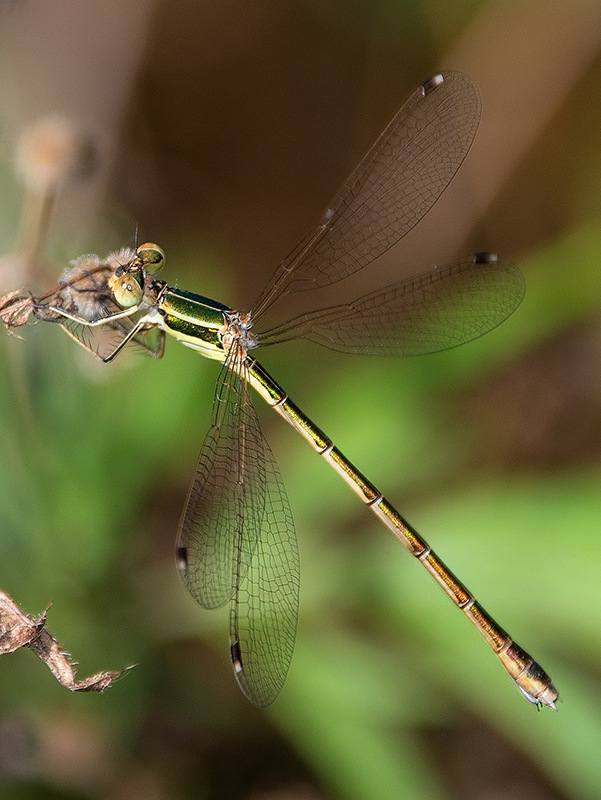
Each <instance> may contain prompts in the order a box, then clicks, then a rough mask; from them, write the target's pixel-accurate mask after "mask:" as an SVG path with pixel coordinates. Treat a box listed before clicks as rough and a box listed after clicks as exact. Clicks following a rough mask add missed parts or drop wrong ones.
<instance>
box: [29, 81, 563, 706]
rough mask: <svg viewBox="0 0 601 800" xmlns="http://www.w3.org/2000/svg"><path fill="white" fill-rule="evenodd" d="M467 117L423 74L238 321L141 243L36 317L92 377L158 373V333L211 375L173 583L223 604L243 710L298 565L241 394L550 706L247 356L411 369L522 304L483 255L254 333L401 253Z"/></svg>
mask: <svg viewBox="0 0 601 800" xmlns="http://www.w3.org/2000/svg"><path fill="white" fill-rule="evenodd" d="M479 118H480V97H479V93H478V90H477V88H476V87H475V85H474V84H473V83H472V81H471V80H470V79H469V78H467V77H466V76H464V75H461V74H459V73H455V72H447V73H442V74H437V75H434V76H433V77H432V78H430V79H429V80H428V81H426V82H425V83H423V84H422V85H421V86H420V87H419V88H418V89H417V90H416V91H415V92H414V93H413V94H412V95H411V96H410V97H409V99H408V100H407V102H406V103H405V104H404V105H403V106H402V108H401V109H400V110H399V111H398V112H397V114H396V115H395V117H394V118H393V119H392V121H391V122H390V123H389V125H388V126H387V127H386V128H385V129H384V131H383V132H382V134H381V135H380V136H379V138H378V139H377V140H376V142H375V143H374V145H373V146H372V147H371V149H370V150H369V151H368V152H367V154H366V155H365V156H364V158H363V159H362V160H361V162H360V163H359V165H358V166H357V168H356V169H355V170H354V172H353V173H352V174H351V176H350V177H349V178H348V180H347V181H346V183H345V184H344V185H343V187H342V188H341V190H340V191H339V192H338V194H337V195H336V196H335V197H334V199H333V200H332V202H331V203H330V205H329V207H328V209H327V211H326V212H325V214H324V215H323V217H322V219H321V222H320V223H319V225H318V226H317V227H316V228H315V229H314V230H313V231H312V232H311V233H310V234H309V235H308V236H307V237H306V239H304V240H303V241H302V242H301V243H300V244H299V245H298V247H297V248H296V249H295V250H294V251H293V252H292V253H291V254H290V255H289V256H288V258H286V259H285V261H283V262H282V263H281V264H280V266H279V267H278V268H277V270H276V271H275V273H274V274H273V276H272V278H271V280H270V281H269V282H268V283H267V285H266V287H265V288H264V289H263V291H262V293H261V294H260V296H259V298H258V300H257V301H256V303H255V304H254V305H253V306H252V308H251V310H250V311H249V312H243V311H239V310H235V309H231V308H229V307H228V306H225V305H223V304H221V303H218V302H215V301H214V300H209V299H208V298H206V297H202V296H201V295H197V294H193V293H191V292H187V291H183V290H182V289H176V288H172V287H170V286H168V285H167V284H166V283H164V282H163V281H161V280H158V279H157V278H156V277H155V275H156V273H157V272H158V270H159V269H160V268H161V267H162V266H163V264H164V261H165V256H164V253H163V251H162V250H161V248H160V247H158V246H157V245H155V244H144V245H142V246H140V247H137V248H136V249H135V250H122V251H120V252H119V253H116V254H113V256H111V257H109V259H107V260H106V261H100V260H99V259H97V258H96V257H95V256H86V257H83V259H79V260H78V261H77V262H74V267H73V269H72V272H71V273H70V274H69V275H68V276H66V280H65V281H64V282H63V283H62V284H60V285H59V286H58V287H57V289H56V290H55V292H54V293H51V294H49V295H46V296H45V298H41V299H40V300H39V301H38V303H37V306H36V315H37V316H38V318H40V319H46V320H54V321H58V322H60V324H61V325H62V326H63V327H64V328H65V330H67V332H68V333H69V334H70V335H71V336H73V337H74V338H75V339H76V340H77V341H78V342H80V343H81V344H83V345H84V346H85V347H86V348H87V349H88V350H91V351H93V352H94V353H96V355H98V356H100V357H101V358H102V359H103V360H104V361H110V360H111V359H113V358H114V357H115V356H116V355H117V354H118V353H120V352H121V351H122V349H123V348H124V347H125V346H126V345H128V344H130V343H137V344H138V345H141V346H142V347H144V348H145V349H146V350H148V351H149V352H150V353H152V354H153V355H156V356H159V357H160V356H161V355H162V353H163V347H164V339H165V334H170V335H171V336H173V337H174V338H175V339H176V340H178V341H180V342H182V343H183V344H185V345H187V346H189V347H191V348H193V349H194V350H197V351H198V352H199V353H201V354H202V355H204V356H206V357H208V358H212V359H215V360H217V361H220V362H221V363H222V367H221V371H220V373H219V378H218V381H217V388H216V394H215V401H214V404H213V414H212V423H211V427H210V429H209V432H208V434H207V436H206V438H205V440H204V443H203V445H202V448H201V451H200V456H199V459H198V464H197V467H196V474H195V477H194V481H193V484H192V487H191V489H190V493H189V496H188V499H187V502H186V505H185V508H184V511H183V515H182V518H181V522H180V527H179V533H178V539H177V563H178V568H179V571H180V573H181V575H182V577H183V580H184V583H185V584H186V586H187V587H188V589H189V591H190V593H191V594H192V596H193V597H194V599H195V600H196V601H197V602H198V603H199V604H200V605H201V606H202V607H204V608H208V609H212V608H217V607H220V606H223V605H225V604H226V603H228V602H229V604H230V652H231V659H232V664H233V668H234V672H235V675H236V678H237V680H238V683H239V684H240V686H241V688H242V691H243V692H244V693H245V695H246V696H247V697H248V698H249V699H250V700H251V701H252V702H253V703H255V704H256V705H259V706H265V705H268V704H269V703H271V702H273V700H274V699H275V698H276V696H277V695H278V693H279V691H280V690H281V688H282V685H283V683H284V680H285V677H286V673H287V671H288V666H289V663H290V660H291V657H292V651H293V647H294V640H295V635H296V623H297V610H298V597H299V561H298V550H297V542H296V534H295V530H294V523H293V520H292V515H291V513H290V507H289V503H288V498H287V495H286V491H285V488H284V485H283V483H282V479H281V477H280V473H279V470H278V467H277V465H276V462H275V459H274V457H273V454H272V451H271V449H270V447H269V445H268V444H267V441H266V440H265V438H264V437H263V434H262V433H261V430H260V427H259V423H258V420H257V417H256V414H255V411H254V408H253V404H252V401H251V398H250V395H249V390H248V387H249V386H252V387H253V388H254V389H255V390H256V391H257V392H258V393H259V394H260V395H261V397H262V398H263V399H264V400H265V401H266V402H267V403H268V404H269V405H270V406H272V407H273V408H274V409H275V410H276V411H277V412H278V413H279V414H280V415H281V416H282V417H283V418H284V419H285V420H286V421H287V422H288V423H289V424H290V425H292V427H293V428H295V430H297V431H298V432H299V433H300V434H301V436H303V438H304V439H306V440H307V441H308V442H309V444H310V445H311V446H312V447H313V449H314V450H316V451H317V452H318V453H319V454H320V455H321V456H322V457H323V458H324V460H325V461H327V462H328V463H329V464H330V466H332V467H333V468H334V469H335V470H336V472H338V474H339V475H340V476H341V477H342V478H343V479H344V480H345V481H346V483H348V484H349V485H350V486H351V488H352V489H353V490H354V491H355V492H356V493H357V494H358V495H359V497H360V498H361V500H362V501H363V502H364V503H365V504H366V505H367V506H368V508H370V509H371V511H372V512H373V513H374V514H375V515H376V517H377V518H378V519H379V520H380V521H381V522H383V523H384V524H385V525H386V526H387V527H388V528H389V529H390V530H391V531H392V532H393V533H394V535H395V536H396V537H397V538H398V539H399V541H400V542H401V543H402V544H403V545H404V546H405V547H406V548H407V549H408V550H409V552H410V553H411V554H412V555H414V556H416V557H417V559H418V561H419V562H420V563H421V564H422V565H423V566H424V567H425V568H426V570H427V571H428V572H429V573H430V575H432V577H433V578H434V579H435V580H436V581H437V583H438V584H439V585H440V586H441V587H442V588H443V589H444V591H445V592H446V593H447V594H448V595H449V596H450V597H451V599H452V600H453V602H454V603H455V604H456V605H457V606H458V607H459V608H460V609H461V610H462V611H463V613H464V614H465V615H466V616H467V618H468V619H469V620H470V621H471V622H472V623H473V624H474V625H475V626H476V628H477V629H478V630H479V631H480V633H481V634H482V636H483V637H484V639H485V640H486V642H488V644H489V645H490V647H491V648H492V649H493V651H494V652H495V653H496V655H497V656H498V658H499V660H500V661H501V663H502V664H503V666H504V667H505V669H506V670H507V671H508V672H509V674H510V676H511V677H512V678H513V679H514V680H515V682H516V684H517V686H518V687H519V689H520V690H521V692H522V693H523V694H524V696H525V697H526V698H527V699H528V700H529V701H530V702H531V703H534V704H535V705H537V706H542V705H547V706H550V707H552V708H554V707H555V706H554V702H555V700H556V699H557V697H558V693H557V691H556V689H555V687H554V686H553V684H552V683H551V679H550V678H549V676H548V675H547V674H546V673H545V672H544V671H543V669H542V668H541V667H540V666H539V665H538V664H537V663H536V662H535V661H534V660H533V659H532V658H531V657H530V656H529V655H528V654H527V653H526V652H525V651H524V650H522V649H521V648H520V647H519V646H518V645H517V644H516V643H515V642H513V641H512V639H511V638H510V637H509V636H508V635H507V633H506V632H505V631H504V630H503V629H502V628H500V627H499V625H497V623H496V622H495V621H494V620H493V619H492V617H490V616H489V615H488V614H487V613H486V611H485V610H484V609H483V608H482V606H481V605H480V604H479V603H478V602H477V601H476V600H475V599H474V597H473V596H472V595H471V594H470V592H469V591H468V590H467V589H466V588H465V586H463V585H462V583H461V582H460V581H459V580H458V579H457V578H456V577H455V576H454V575H453V574H452V572H451V571H450V570H449V569H448V568H447V567H446V566H445V565H444V564H443V562H442V561H441V560H440V559H439V558H438V556H436V555H435V553H434V552H433V551H432V550H431V549H430V548H429V546H428V545H427V544H426V542H425V541H424V540H423V539H422V538H421V537H420V536H419V534H418V533H417V532H416V531H415V530H414V529H413V528H412V527H411V525H409V523H408V522H406V521H405V520H404V519H403V518H402V517H401V515H400V514H399V513H398V512H397V511H396V510H395V509H394V508H393V507H392V505H391V504H390V503H389V502H388V501H387V500H386V499H385V498H384V497H383V495H382V494H381V492H380V491H379V490H378V489H376V487H375V486H374V485H373V484H372V483H371V482H370V481H369V480H367V478H366V477H365V476H363V475H362V474H361V473H360V472H359V471H358V470H357V469H356V468H355V467H354V466H353V465H352V464H351V463H350V462H349V461H348V459H347V458H346V457H345V456H344V455H343V454H342V453H341V452H340V450H339V449H338V448H337V447H336V446H335V445H334V444H333V442H332V441H331V440H330V439H329V438H328V437H327V436H326V435H325V434H324V433H323V432H322V431H321V430H320V429H319V428H318V427H317V426H316V425H314V423H313V422H312V421H311V420H310V419H309V418H308V417H307V416H306V415H305V414H304V413H303V412H302V411H301V410H300V409H299V408H298V406H296V405H295V404H294V403H293V402H292V400H290V398H289V397H288V396H287V394H286V393H285V392H284V390H283V389H282V388H281V387H280V386H279V385H278V383H276V381H275V380H274V379H273V378H272V377H271V376H270V375H269V374H268V373H267V371H266V370H265V369H264V368H263V367H262V366H261V365H260V364H259V363H258V362H257V361H256V359H255V358H254V357H253V356H252V355H250V351H252V350H254V349H255V348H256V347H259V346H262V345H268V344H276V343H280V342H283V341H287V340H290V339H294V338H299V337H303V338H305V339H309V340H311V341H314V342H318V343H319V344H322V345H324V346H325V347H329V348H331V349H333V350H339V351H342V352H348V353H368V354H386V355H391V354H397V355H413V354H419V353H431V352H435V351H440V350H445V349H447V348H450V347H455V346H456V345H459V344H462V343H463V342H467V341H470V340H472V339H474V338H476V337H478V336H480V335H482V334H483V333H486V332H487V331H489V330H491V329H492V328H494V327H495V326H497V325H499V324H500V323H501V322H502V321H503V320H505V319H506V318H507V317H508V316H509V315H510V314H511V313H512V312H513V311H514V310H515V309H516V308H517V306H518V305H519V303H520V301H521V299H522V296H523V292H524V283H523V279H522V276H521V274H520V273H519V271H518V270H517V269H516V268H515V267H513V266H512V265H511V264H509V263H507V262H505V261H502V260H500V259H498V258H497V257H496V256H495V255H493V254H490V253H478V254H476V255H473V256H470V257H468V258H464V259H462V260H460V261H457V262H456V263H454V264H452V265H448V266H445V267H443V268H435V269H433V270H431V271H430V272H427V273H425V274H421V275H419V276H418V277H415V278H411V279H408V280H404V281H402V282H400V283H396V284H393V285H392V286H388V287H386V288H384V289H379V290H378V291H375V292H372V293H371V294H368V295H366V296H364V297H360V298H358V299H357V300H355V301H354V302H351V303H344V304H342V305H337V306H333V307H329V308H322V309H320V310H318V311H314V312H311V313H306V314H302V315H301V316H298V317H296V318H294V319H292V320H290V321H288V322H286V323H284V324H281V325H279V326H278V327H275V328H271V329H270V330H266V331H264V332H263V333H260V332H259V333H255V332H254V330H253V324H254V323H256V321H257V320H258V319H259V318H260V316H261V315H262V314H263V313H264V312H265V310H266V309H267V308H268V307H270V306H271V305H272V304H273V303H274V302H275V301H276V300H278V299H280V298H282V297H284V296H285V295H287V294H289V293H291V292H298V291H304V290H308V289H318V288H321V287H324V286H327V285H330V284H333V283H336V282H337V281H340V280H342V279H343V278H346V277H348V276H349V275H351V274H353V273H355V272H357V271H358V270H360V269H362V268H363V267H365V266H366V265H367V264H369V263H370V262H371V261H373V260H374V259H375V258H377V257H378V256H380V255H381V254H382V253H384V252H385V251H386V250H388V248H390V247H391V246H392V245H393V244H395V243H396V242H397V241H398V240H399V239H401V238H402V237H403V236H404V235H405V234H406V233H407V232H408V231H409V230H410V229H411V228H412V227H413V226H414V225H415V224H416V223H417V222H418V221H419V220H420V219H421V218H422V216H423V215H424V214H425V213H426V212H427V211H428V209H429V208H430V207H431V206H432V205H433V204H434V203H435V202H436V200H437V199H438V198H439V197H440V195H441V194H442V192H443V191H444V189H445V188H446V186H447V185H448V184H449V182H450V180H451V179H452V177H453V175H454V174H455V172H456V171H457V169H458V168H459V166H460V164H461V163H462V161H463V159H464V158H465V156H466V154H467V152H468V150H469V147H470V145H471V142H472V140H473V138H474V135H475V132H476V128H477V126H478V122H479Z"/></svg>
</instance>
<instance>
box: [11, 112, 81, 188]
mask: <svg viewBox="0 0 601 800" xmlns="http://www.w3.org/2000/svg"><path fill="white" fill-rule="evenodd" d="M90 152H91V148H90V144H89V142H88V141H87V140H86V138H85V137H84V136H83V135H82V134H81V131H79V130H78V129H77V127H76V125H75V124H74V123H73V121H71V120H70V119H68V118H67V117H58V116H51V117H43V118H42V119H39V120H37V121H36V122H34V123H33V124H32V125H30V126H29V127H28V128H27V129H26V130H25V131H24V133H23V134H22V136H21V140H20V142H19V145H18V149H17V169H18V171H19V173H20V174H21V175H22V177H23V179H24V180H25V183H26V184H27V186H28V187H29V188H30V189H32V190H34V191H36V192H40V193H42V192H46V191H49V190H50V191H52V190H54V189H55V188H57V187H58V186H59V185H60V184H61V183H62V182H63V181H64V180H65V179H67V178H69V177H70V176H72V175H74V174H75V173H76V172H78V171H81V169H82V166H83V164H84V162H85V161H86V160H87V159H88V157H89V155H90Z"/></svg>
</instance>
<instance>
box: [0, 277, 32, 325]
mask: <svg viewBox="0 0 601 800" xmlns="http://www.w3.org/2000/svg"><path fill="white" fill-rule="evenodd" d="M33 310H34V298H33V295H32V294H31V292H29V291H28V290H27V289H17V290H16V291H14V292H8V294H5V295H3V296H2V297H0V322H2V324H3V325H4V327H5V328H6V330H7V331H8V332H9V333H10V334H11V335H12V336H17V335H18V334H16V333H13V332H12V330H11V328H20V327H21V326H22V325H26V324H27V323H28V322H29V319H30V317H31V315H32V314H33Z"/></svg>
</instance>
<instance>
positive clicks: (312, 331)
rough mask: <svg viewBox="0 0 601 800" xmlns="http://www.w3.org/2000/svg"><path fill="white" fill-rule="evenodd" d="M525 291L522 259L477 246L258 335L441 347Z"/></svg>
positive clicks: (361, 347)
mask: <svg viewBox="0 0 601 800" xmlns="http://www.w3.org/2000/svg"><path fill="white" fill-rule="evenodd" d="M524 291H525V284H524V278H523V276H522V274H521V272H520V271H519V270H518V269H517V267H515V266H513V264H511V263H509V262H507V261H501V260H498V259H497V257H496V255H495V254H494V253H477V254H476V255H473V256H469V257H468V258H464V259H462V260H461V261H458V262H457V263H455V264H450V265H447V266H446V267H442V268H440V269H438V268H435V269H433V270H432V271H431V272H428V273H426V274H424V275H420V276H418V277H416V278H410V279H409V280H405V281H401V282H400V283H395V284H393V285H392V286H387V287H385V288H383V289H379V290H378V291H376V292H373V293H371V294H368V295H365V296H364V297H360V298H359V299H357V300H355V301H354V302H352V303H346V304H343V305H339V306H334V307H332V308H324V309H321V310H319V311H314V312H312V313H308V314H303V315H302V316H300V317H297V318H296V319H294V320H292V321H290V322H287V323H285V324H283V325H280V326H278V327H277V328H272V329H271V330H269V331H266V332H265V333H262V334H259V343H260V344H261V345H268V344H276V343H278V342H282V341H286V340H290V339H296V338H299V337H302V338H305V339H309V340H311V341H313V342H317V343H318V344H321V345H324V347H328V348H330V349H331V350H339V351H341V352H344V353H364V354H367V355H403V356H408V355H419V354H423V353H435V352H437V351H440V350H447V349H449V348H451V347H456V346H457V345H460V344H464V343H465V342H469V341H471V340H472V339H476V338H477V337H478V336H482V334H484V333H487V332H488V331H490V330H492V329H493V328H495V327H496V326H497V325H500V324H501V322H503V321H504V320H505V319H507V317H508V316H510V314H512V313H513V312H514V311H515V310H516V308H517V307H518V306H519V304H520V302H521V301H522V298H523V296H524Z"/></svg>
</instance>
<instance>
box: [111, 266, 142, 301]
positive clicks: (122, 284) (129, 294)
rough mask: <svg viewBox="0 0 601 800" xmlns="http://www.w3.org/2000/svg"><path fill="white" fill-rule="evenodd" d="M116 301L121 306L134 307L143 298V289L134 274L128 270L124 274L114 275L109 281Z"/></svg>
mask: <svg viewBox="0 0 601 800" xmlns="http://www.w3.org/2000/svg"><path fill="white" fill-rule="evenodd" d="M108 284H109V287H110V289H111V291H112V293H113V296H114V298H115V302H116V303H117V304H118V305H120V306H121V308H133V307H134V306H136V305H138V303H139V302H140V300H141V299H142V295H143V293H144V292H143V289H142V287H141V286H140V284H139V283H138V281H137V280H136V278H135V277H134V276H133V275H130V274H129V273H128V272H126V273H124V274H123V275H119V276H117V275H112V276H111V277H110V278H109V281H108Z"/></svg>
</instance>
